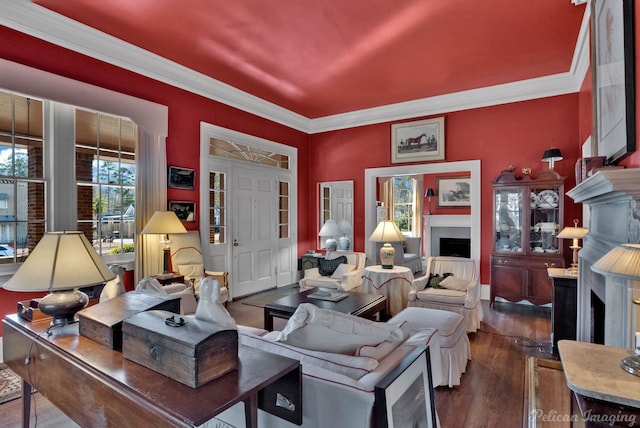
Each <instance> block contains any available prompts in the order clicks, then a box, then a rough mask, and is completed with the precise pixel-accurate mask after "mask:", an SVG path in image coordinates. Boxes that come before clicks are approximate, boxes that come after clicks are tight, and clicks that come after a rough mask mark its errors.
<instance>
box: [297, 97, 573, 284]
mask: <svg viewBox="0 0 640 428" xmlns="http://www.w3.org/2000/svg"><path fill="white" fill-rule="evenodd" d="M578 103H579V94H572V95H565V96H558V97H553V98H545V99H541V100H533V101H525V102H519V103H513V104H507V105H501V106H493V107H485V108H478V109H471V110H464V111H458V112H453V113H447V114H445V115H444V116H445V140H446V146H445V154H446V160H447V161H461V160H471V159H480V161H481V170H482V172H481V180H482V183H481V191H482V202H483V203H482V204H481V205H482V208H481V227H482V230H481V239H482V247H481V252H482V256H481V257H482V265H481V280H482V282H483V283H484V284H488V283H489V282H490V266H489V262H490V254H491V251H492V240H491V238H492V234H491V230H492V227H493V226H492V205H491V200H492V195H493V187H492V185H491V181H492V179H493V178H494V177H496V176H497V175H498V174H499V173H500V171H502V170H504V169H506V168H507V167H508V166H509V165H512V164H513V165H515V166H516V167H517V168H518V169H520V168H522V167H529V168H532V169H533V171H534V173H535V171H537V170H540V169H547V168H548V164H547V163H546V162H542V161H541V160H540V158H541V157H542V153H543V152H544V150H545V149H548V148H550V147H551V146H554V147H557V148H559V149H560V150H561V151H562V154H563V156H564V160H563V161H560V162H557V163H556V167H555V169H556V171H557V172H558V173H560V174H561V175H563V176H566V177H567V178H566V181H565V189H567V190H568V189H570V188H572V187H573V186H575V173H574V165H575V162H576V160H577V158H578V157H579V153H580V151H579V146H580V144H578V139H579V135H580V132H579V117H578V114H577V112H578ZM390 135H391V123H383V124H376V125H370V126H362V127H358V128H351V129H347V130H339V131H332V132H326V133H322V134H317V135H312V136H311V139H310V148H309V151H310V159H311V162H310V163H309V188H308V189H309V194H310V202H309V211H308V213H309V218H308V220H307V223H308V224H309V225H312V226H311V227H310V228H309V235H308V238H307V242H308V243H309V245H315V242H316V236H315V235H316V233H317V230H316V228H315V225H317V224H318V201H319V197H318V189H317V183H319V182H321V181H339V180H353V181H354V195H355V198H354V199H355V201H354V249H355V250H356V251H363V250H364V246H365V239H366V238H365V231H364V210H365V207H364V197H363V195H364V169H365V168H378V167H387V166H390V165H391V148H390V144H391V143H390ZM432 207H435V203H434V202H433V201H432ZM565 207H566V209H565V224H569V223H570V221H571V219H573V218H580V216H581V214H580V208H579V207H577V206H575V204H573V202H572V201H571V200H570V199H569V198H566V197H565ZM449 211H451V210H449ZM303 247H304V248H307V247H305V246H304V245H303ZM308 248H315V247H314V246H310V247H308ZM565 256H566V257H568V256H569V251H565ZM567 261H569V260H568V259H567Z"/></svg>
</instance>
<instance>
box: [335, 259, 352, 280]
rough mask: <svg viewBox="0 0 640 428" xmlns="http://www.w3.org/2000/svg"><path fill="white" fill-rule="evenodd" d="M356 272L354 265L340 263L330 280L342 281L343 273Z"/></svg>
mask: <svg viewBox="0 0 640 428" xmlns="http://www.w3.org/2000/svg"><path fill="white" fill-rule="evenodd" d="M354 270H356V266H355V265H350V264H346V263H340V264H339V265H338V267H337V268H336V270H334V271H333V274H332V275H331V278H333V279H342V277H343V276H344V274H345V273H349V272H353V271H354Z"/></svg>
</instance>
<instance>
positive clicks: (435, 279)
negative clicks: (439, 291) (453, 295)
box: [424, 273, 442, 289]
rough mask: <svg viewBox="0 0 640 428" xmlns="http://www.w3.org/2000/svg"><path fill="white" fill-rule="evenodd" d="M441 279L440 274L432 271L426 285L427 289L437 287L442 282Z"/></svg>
mask: <svg viewBox="0 0 640 428" xmlns="http://www.w3.org/2000/svg"><path fill="white" fill-rule="evenodd" d="M440 281H442V278H441V277H440V275H439V274H437V273H436V274H433V273H430V274H429V279H428V280H427V283H426V284H425V285H424V288H425V289H427V288H432V287H436V286H437V285H438V284H440Z"/></svg>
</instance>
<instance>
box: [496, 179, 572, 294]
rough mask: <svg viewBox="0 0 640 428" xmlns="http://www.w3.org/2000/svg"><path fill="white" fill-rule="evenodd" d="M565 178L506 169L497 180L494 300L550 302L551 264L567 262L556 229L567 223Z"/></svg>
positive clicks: (557, 265)
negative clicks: (565, 221) (564, 214)
mask: <svg viewBox="0 0 640 428" xmlns="http://www.w3.org/2000/svg"><path fill="white" fill-rule="evenodd" d="M564 179H565V177H561V176H560V175H558V174H557V173H556V172H555V171H553V170H544V171H540V172H539V173H537V174H535V175H533V176H532V175H531V174H520V175H518V174H516V172H514V171H504V172H502V173H501V174H500V175H499V176H498V177H497V178H496V179H495V180H494V181H493V252H492V254H491V304H492V305H493V303H494V302H495V298H496V297H501V298H503V299H506V300H509V301H512V302H517V301H520V300H528V301H530V302H531V303H534V304H536V305H542V304H546V303H550V302H551V299H552V288H551V283H550V281H549V276H548V274H547V268H548V267H564V258H563V256H562V245H560V243H559V242H558V239H557V237H556V236H557V234H558V233H559V232H560V229H561V227H562V224H563V209H564Z"/></svg>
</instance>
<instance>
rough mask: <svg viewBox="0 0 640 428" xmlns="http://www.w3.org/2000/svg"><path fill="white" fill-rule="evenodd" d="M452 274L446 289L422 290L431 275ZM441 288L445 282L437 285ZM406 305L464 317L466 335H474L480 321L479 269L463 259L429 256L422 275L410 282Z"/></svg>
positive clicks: (431, 288) (474, 264)
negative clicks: (440, 310)
mask: <svg viewBox="0 0 640 428" xmlns="http://www.w3.org/2000/svg"><path fill="white" fill-rule="evenodd" d="M445 273H450V274H453V278H455V281H451V286H450V287H449V288H433V287H428V288H425V286H426V285H427V283H428V282H429V276H430V275H431V274H439V275H440V276H443V274H445ZM440 285H441V286H442V287H444V286H445V283H444V282H443V283H441V284H440ZM407 306H415V307H421V308H431V309H442V310H445V311H451V312H456V313H458V314H460V315H462V316H463V317H464V322H465V329H466V331H467V332H475V331H477V330H478V329H479V328H480V321H482V316H483V314H482V305H481V303H480V266H479V263H478V261H477V260H474V259H467V258H464V257H445V256H437V257H429V258H428V259H427V268H426V273H425V275H424V276H422V277H419V278H416V279H414V280H413V283H412V285H411V291H410V292H409V298H408V304H407Z"/></svg>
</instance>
